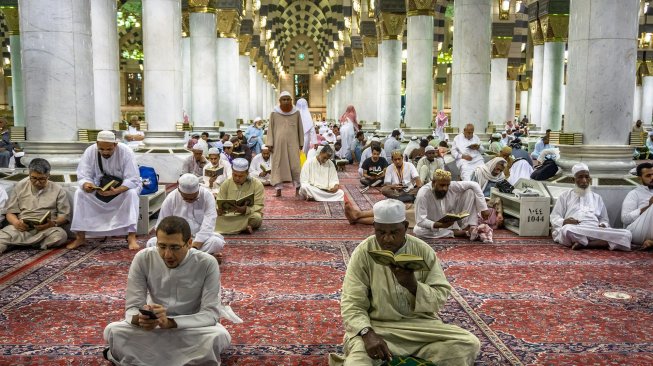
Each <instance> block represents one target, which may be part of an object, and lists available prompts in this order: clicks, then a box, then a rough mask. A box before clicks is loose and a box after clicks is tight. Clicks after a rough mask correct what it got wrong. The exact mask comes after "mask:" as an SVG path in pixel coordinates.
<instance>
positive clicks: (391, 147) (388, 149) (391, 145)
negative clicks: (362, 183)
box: [361, 136, 401, 163]
mask: <svg viewBox="0 0 653 366" xmlns="http://www.w3.org/2000/svg"><path fill="white" fill-rule="evenodd" d="M383 150H384V151H385V159H386V160H387V161H388V163H390V162H392V152H393V151H395V150H401V142H399V140H397V139H396V138H394V137H392V136H390V137H388V139H387V140H385V144H384V145H383ZM361 159H362V158H361Z"/></svg>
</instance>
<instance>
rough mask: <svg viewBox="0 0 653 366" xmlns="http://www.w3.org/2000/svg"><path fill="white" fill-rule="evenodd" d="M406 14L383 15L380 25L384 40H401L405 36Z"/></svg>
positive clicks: (381, 15)
mask: <svg viewBox="0 0 653 366" xmlns="http://www.w3.org/2000/svg"><path fill="white" fill-rule="evenodd" d="M405 22H406V14H398V13H381V14H380V15H379V19H378V23H379V29H380V32H379V33H380V34H381V39H382V40H390V39H393V40H399V41H401V38H402V36H403V35H404V23H405Z"/></svg>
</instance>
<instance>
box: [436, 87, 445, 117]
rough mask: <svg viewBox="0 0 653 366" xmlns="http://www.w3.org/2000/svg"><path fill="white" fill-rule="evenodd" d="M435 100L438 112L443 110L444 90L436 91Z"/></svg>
mask: <svg viewBox="0 0 653 366" xmlns="http://www.w3.org/2000/svg"><path fill="white" fill-rule="evenodd" d="M436 95H437V97H436V101H437V104H438V112H439V111H441V110H444V91H439V90H438V91H437V94H436Z"/></svg>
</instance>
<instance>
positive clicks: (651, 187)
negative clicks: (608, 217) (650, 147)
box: [621, 163, 653, 250]
mask: <svg viewBox="0 0 653 366" xmlns="http://www.w3.org/2000/svg"><path fill="white" fill-rule="evenodd" d="M637 176H638V177H639V179H640V182H641V183H642V185H640V186H639V187H637V188H635V189H633V190H632V191H630V192H628V195H627V196H626V199H625V200H624V203H623V205H622V208H621V221H622V222H623V223H624V226H626V229H627V230H628V231H630V232H631V233H632V234H633V244H635V245H637V246H640V249H641V250H648V249H651V248H653V209H650V207H651V205H653V164H651V163H642V164H640V165H638V166H637Z"/></svg>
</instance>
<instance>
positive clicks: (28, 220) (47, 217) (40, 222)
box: [21, 211, 50, 228]
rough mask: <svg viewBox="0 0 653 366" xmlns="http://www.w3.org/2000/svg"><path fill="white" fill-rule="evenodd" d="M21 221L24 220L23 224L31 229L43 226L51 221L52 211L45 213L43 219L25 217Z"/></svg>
mask: <svg viewBox="0 0 653 366" xmlns="http://www.w3.org/2000/svg"><path fill="white" fill-rule="evenodd" d="M21 220H23V222H24V223H25V224H26V225H27V226H29V227H30V228H33V227H35V226H38V225H43V224H45V223H46V222H48V221H50V211H48V212H46V213H44V214H43V216H41V217H34V216H32V217H29V216H28V217H23V218H22V219H21Z"/></svg>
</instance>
